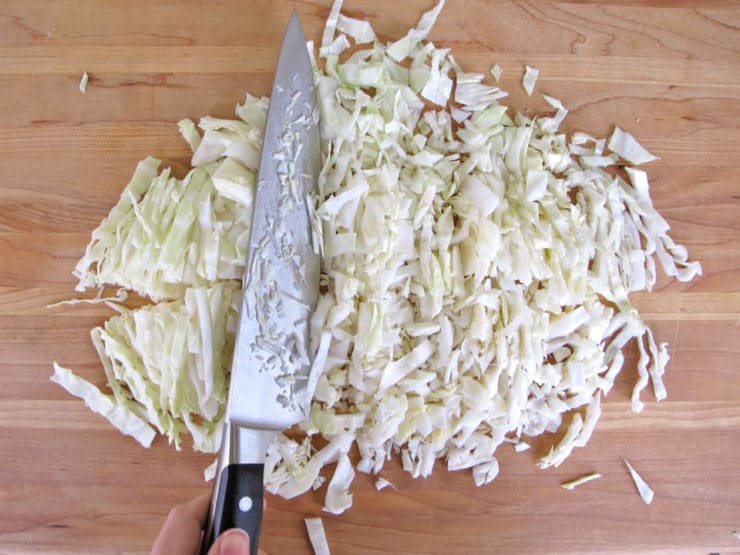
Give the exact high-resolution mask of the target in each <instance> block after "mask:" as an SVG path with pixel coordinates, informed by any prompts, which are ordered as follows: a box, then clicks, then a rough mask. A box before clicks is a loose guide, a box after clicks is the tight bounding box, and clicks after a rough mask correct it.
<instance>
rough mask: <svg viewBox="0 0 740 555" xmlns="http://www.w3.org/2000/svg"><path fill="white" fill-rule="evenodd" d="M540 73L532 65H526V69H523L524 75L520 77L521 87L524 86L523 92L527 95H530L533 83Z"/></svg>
mask: <svg viewBox="0 0 740 555" xmlns="http://www.w3.org/2000/svg"><path fill="white" fill-rule="evenodd" d="M539 74H540V70H539V69H537V68H535V67H532V66H527V68H526V70H525V71H524V77H523V78H522V87H524V92H526V93H527V96H532V92H533V91H534V84H535V82H536V81H537V77H538V76H539Z"/></svg>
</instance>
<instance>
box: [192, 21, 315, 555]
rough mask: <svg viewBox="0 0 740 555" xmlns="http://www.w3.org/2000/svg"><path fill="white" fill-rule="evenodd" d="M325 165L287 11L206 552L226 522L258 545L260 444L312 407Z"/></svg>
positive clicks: (303, 58) (308, 81)
mask: <svg viewBox="0 0 740 555" xmlns="http://www.w3.org/2000/svg"><path fill="white" fill-rule="evenodd" d="M320 164H321V152H320V138H319V126H318V108H317V106H316V92H315V90H314V80H313V72H312V68H311V63H310V59H309V56H308V51H307V48H306V41H305V38H304V35H303V29H302V28H301V23H300V21H299V19H298V15H297V14H296V13H295V12H293V14H292V15H291V17H290V22H289V23H288V27H287V29H286V31H285V36H284V37H283V43H282V47H281V50H280V56H279V58H278V64H277V70H276V73H275V81H274V84H273V88H272V95H271V97H270V105H269V109H268V112H267V121H266V124H265V132H264V135H263V145H262V156H261V159H260V166H259V171H258V177H257V189H256V193H255V202H254V210H253V214H252V229H251V232H250V240H249V254H248V256H247V263H246V266H245V270H244V277H243V289H242V291H243V299H242V304H241V315H240V319H239V327H238V330H237V336H236V343H235V347H234V359H233V363H232V369H231V385H230V388H229V396H228V400H227V404H226V412H225V419H224V422H225V424H224V430H223V436H222V443H221V451H220V453H219V460H218V470H217V472H216V478H215V483H214V486H213V496H212V499H211V509H210V511H209V515H208V521H207V525H206V529H205V535H204V537H203V543H202V552H203V553H205V552H207V551H208V548H209V547H210V545H211V544H212V543H213V542H214V540H215V538H216V537H218V535H219V534H220V533H221V532H223V531H224V530H227V529H229V528H242V529H244V530H246V532H247V533H248V534H249V536H250V539H251V552H252V553H253V554H255V553H257V545H258V542H259V533H260V526H261V522H262V480H263V472H264V462H265V453H266V449H267V447H268V446H269V444H270V442H271V441H272V440H273V439H274V437H275V436H276V434H278V433H279V432H281V431H282V430H285V429H286V428H289V427H290V426H292V425H293V424H295V423H297V422H300V421H301V420H303V419H305V418H306V417H307V415H308V410H309V406H310V401H311V396H312V395H313V390H314V387H315V381H316V378H317V376H315V375H313V374H312V372H311V356H310V347H309V336H308V333H309V329H308V325H309V319H310V316H311V313H312V312H313V309H314V308H315V306H316V302H317V299H318V294H319V268H320V255H319V254H318V252H319V251H318V245H316V244H315V240H314V238H313V237H314V235H313V233H312V225H311V214H312V209H311V193H312V192H313V190H314V187H315V185H316V181H317V177H318V172H319V168H320Z"/></svg>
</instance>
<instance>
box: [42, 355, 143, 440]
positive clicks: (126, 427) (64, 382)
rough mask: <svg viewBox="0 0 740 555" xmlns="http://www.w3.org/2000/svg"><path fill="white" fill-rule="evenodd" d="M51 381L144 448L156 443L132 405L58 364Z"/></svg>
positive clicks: (55, 366)
mask: <svg viewBox="0 0 740 555" xmlns="http://www.w3.org/2000/svg"><path fill="white" fill-rule="evenodd" d="M51 381H53V382H54V383H56V384H59V385H61V386H62V387H63V388H64V389H66V390H67V391H68V392H69V393H71V394H72V395H75V396H77V397H80V398H81V399H82V400H84V401H85V404H86V405H87V406H88V407H89V408H90V410H92V411H93V412H96V413H98V414H99V415H101V416H104V417H105V418H107V419H108V421H109V422H110V423H111V424H113V425H114V426H115V427H116V428H118V429H119V430H120V431H121V433H123V434H126V435H129V436H131V437H133V438H134V439H135V440H136V441H138V442H139V443H141V444H142V445H143V446H144V447H149V446H150V445H151V444H152V441H154V437H155V435H156V433H155V432H154V430H153V429H152V427H151V426H149V424H148V423H147V421H146V420H145V419H143V418H140V417H139V416H138V415H137V414H136V413H135V412H134V411H135V409H133V410H132V407H131V403H127V402H118V400H117V399H116V398H115V397H113V396H111V395H106V394H105V393H103V392H101V391H100V390H99V389H98V388H97V387H95V386H94V385H93V384H91V383H90V382H88V381H87V380H83V379H82V378H80V377H79V376H75V375H74V374H73V373H72V371H71V370H69V369H68V368H64V367H62V366H60V365H59V364H57V363H56V362H54V374H52V376H51Z"/></svg>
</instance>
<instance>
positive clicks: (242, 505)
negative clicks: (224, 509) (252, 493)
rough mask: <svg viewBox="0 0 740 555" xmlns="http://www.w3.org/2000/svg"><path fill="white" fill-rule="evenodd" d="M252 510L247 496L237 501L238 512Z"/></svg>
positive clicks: (249, 498) (250, 499)
mask: <svg viewBox="0 0 740 555" xmlns="http://www.w3.org/2000/svg"><path fill="white" fill-rule="evenodd" d="M251 508H252V498H251V497H249V496H248V495H245V496H244V497H242V498H241V499H239V510H240V511H241V512H243V513H247V512H249V510H250V509H251Z"/></svg>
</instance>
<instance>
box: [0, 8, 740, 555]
mask: <svg viewBox="0 0 740 555" xmlns="http://www.w3.org/2000/svg"><path fill="white" fill-rule="evenodd" d="M430 5H431V1H430V0H413V1H410V2H403V3H402V2H398V1H392V0H372V1H371V0H347V2H346V6H345V8H346V10H347V13H348V14H350V15H352V16H355V17H362V18H367V19H370V20H371V21H372V22H373V25H374V27H375V30H376V32H377V34H378V35H379V36H380V37H381V38H382V39H391V38H396V37H399V36H401V35H402V34H403V33H405V31H406V29H407V28H408V27H409V26H411V25H412V24H414V23H415V21H416V19H417V18H418V16H419V15H420V14H421V13H422V11H424V10H425V9H427V8H428V7H430ZM699 5H700V6H701V7H697V6H699ZM329 7H330V6H329V0H320V1H318V0H308V1H302V2H298V1H295V2H286V3H278V2H271V1H266V0H261V1H256V2H248V1H244V0H242V1H237V0H223V1H214V2H186V1H178V0H170V1H167V2H164V1H150V0H135V1H125V2H124V1H111V2H100V1H99V0H80V1H63V2H53V3H52V2H43V1H30V0H17V1H16V0H6V1H4V2H2V3H0V91H1V92H0V98H1V100H0V553H3V554H5V553H146V552H148V550H149V547H150V546H151V543H152V541H153V539H154V537H155V536H156V534H157V532H158V530H159V528H160V526H161V524H162V522H163V519H164V517H165V515H166V514H167V511H168V510H169V508H170V507H171V506H173V505H174V504H176V503H179V502H182V501H185V500H188V499H190V498H192V497H194V496H195V495H197V494H199V493H201V492H204V491H206V490H207V489H208V486H207V485H206V484H204V482H203V474H202V472H203V469H204V467H205V466H206V465H207V464H208V463H210V461H211V457H210V456H207V455H202V454H195V453H192V452H191V451H189V450H188V449H187V448H186V449H184V450H183V451H182V452H179V453H178V452H176V451H175V450H174V448H172V447H170V446H169V445H167V444H166V442H164V441H161V440H160V441H157V442H156V444H155V445H154V446H153V447H152V448H151V449H149V450H145V449H142V448H141V447H140V446H139V445H138V444H137V443H135V442H134V441H133V440H132V439H130V438H127V437H123V436H121V435H120V434H118V433H117V432H116V431H114V430H113V429H112V428H111V427H110V426H109V425H108V424H107V422H106V421H104V420H103V419H102V418H100V417H98V416H96V415H94V414H92V413H91V412H89V411H88V410H87V409H86V408H85V407H84V405H83V404H82V403H81V402H80V401H78V400H77V399H74V398H72V397H70V396H69V395H67V394H66V393H65V392H64V391H63V390H61V389H60V388H59V387H57V386H55V385H54V384H52V383H50V382H49V375H50V374H51V361H52V360H53V359H56V360H58V361H60V362H61V363H64V364H65V365H69V366H71V367H73V368H75V369H76V370H77V371H78V372H79V373H80V374H82V375H83V376H85V377H87V378H89V379H91V380H92V381H94V382H95V383H97V384H102V383H103V374H102V369H101V367H100V365H99V363H98V361H97V358H96V356H95V353H94V351H93V348H92V346H91V344H90V342H89V339H88V330H89V329H90V328H91V327H92V326H94V325H96V324H100V323H102V322H103V321H104V320H105V319H106V318H107V317H108V316H109V315H110V313H109V312H108V311H107V310H106V309H104V308H99V307H89V306H67V307H59V308H55V309H47V308H45V307H46V305H47V304H48V303H51V302H54V301H58V300H62V299H65V298H68V297H69V296H70V295H71V294H72V289H73V286H74V283H75V280H74V279H73V277H72V276H71V275H70V272H71V270H72V268H73V267H74V264H75V262H76V260H77V259H78V257H79V256H80V254H81V253H82V251H83V249H84V246H85V244H86V243H87V240H88V237H89V233H90V231H91V230H92V229H93V228H94V227H95V226H96V225H97V223H98V222H99V221H100V219H101V218H102V217H103V216H104V215H105V214H106V213H107V211H108V209H109V208H110V207H111V206H112V204H113V203H114V202H115V201H116V199H117V198H118V195H119V194H120V192H121V190H122V188H123V185H124V184H125V183H126V182H127V180H128V178H129V176H130V174H131V172H132V170H133V168H134V165H135V163H136V161H138V160H139V159H141V158H143V157H145V156H146V155H148V154H152V155H155V156H157V157H159V158H164V159H167V160H169V161H171V162H174V163H176V164H183V165H184V164H186V163H187V158H188V156H187V155H188V150H187V147H186V145H185V144H184V143H183V142H182V140H181V139H180V137H179V135H178V132H177V129H176V126H175V123H176V122H177V121H178V120H179V119H181V118H183V117H191V118H198V117H200V116H202V115H212V116H221V117H231V116H232V115H233V108H234V105H235V103H236V102H237V101H240V100H242V99H243V97H244V95H245V93H246V92H251V93H253V94H267V93H268V92H269V89H270V84H271V81H272V73H273V69H274V64H275V60H276V57H277V48H278V44H279V41H280V38H281V36H282V31H283V28H284V25H285V23H286V22H287V19H288V15H289V13H290V10H291V9H292V8H295V9H297V10H298V12H299V13H300V16H301V18H302V20H303V22H304V26H305V28H306V33H307V35H308V37H309V38H311V39H314V40H316V41H317V42H318V41H319V40H320V36H321V29H322V26H323V23H324V20H325V18H326V16H327V15H328V12H329ZM739 25H740V4H738V3H737V2H722V1H709V2H701V3H698V2H689V1H686V0H676V1H658V0H654V1H650V2H639V1H636V0H604V1H593V2H587V1H578V2H572V3H569V2H547V1H543V2H528V1H521V2H503V1H490V2H486V1H483V0H476V1H474V0H470V1H461V0H455V1H451V2H449V5H448V6H446V7H445V8H444V10H443V12H442V15H441V17H440V20H439V22H438V23H437V25H436V27H435V28H434V31H433V33H432V35H431V38H432V40H434V41H435V43H437V44H438V45H440V46H442V45H444V46H449V47H451V48H452V50H453V53H454V55H455V57H456V59H457V60H458V61H459V62H460V63H461V64H462V65H463V66H464V67H465V68H468V69H470V70H477V71H487V70H488V69H489V68H490V67H491V66H492V65H493V64H494V63H496V62H497V63H499V64H500V66H501V67H502V69H503V78H502V81H501V83H502V86H503V88H504V89H506V90H508V91H510V92H511V96H510V98H509V99H507V100H506V101H505V102H506V103H507V104H508V105H509V106H512V107H514V108H515V109H519V110H523V111H525V112H527V113H534V112H536V111H541V110H544V109H545V108H546V106H545V105H544V103H543V102H542V100H541V99H540V98H538V95H534V96H533V97H532V98H531V99H530V98H528V97H526V95H525V94H524V93H523V92H522V89H521V85H520V83H521V77H522V73H523V68H524V65H525V64H527V63H528V64H531V65H533V66H535V67H537V68H539V69H540V78H539V80H538V82H537V87H538V90H540V91H543V92H546V93H548V94H550V95H552V96H555V97H557V98H559V99H561V100H562V101H563V103H564V104H565V106H566V107H568V108H569V109H570V110H571V112H570V115H569V116H568V119H567V120H566V124H565V129H566V130H567V131H569V132H572V131H575V130H583V131H588V132H590V133H593V134H595V135H597V136H606V135H607V134H608V133H609V132H610V131H611V129H612V126H613V125H614V124H618V125H620V126H621V127H623V128H624V129H627V130H629V131H631V132H632V133H633V134H634V135H635V136H637V137H638V138H639V139H640V140H641V141H642V142H643V144H644V145H645V146H646V147H647V148H648V149H649V150H651V151H652V152H654V153H655V154H657V155H658V156H659V157H660V158H661V160H660V161H658V162H654V163H652V164H650V165H649V167H648V170H649V173H650V176H651V183H652V194H653V198H654V200H655V203H656V205H657V206H658V208H659V209H660V210H661V212H662V214H664V216H665V217H666V218H667V219H668V221H669V222H670V223H671V225H672V228H673V231H672V233H673V237H674V238H675V239H676V240H677V241H678V242H679V243H683V244H686V245H687V246H688V248H689V251H690V253H691V254H692V256H693V257H695V258H698V259H699V260H700V261H701V262H702V264H703V266H704V275H703V277H701V278H700V279H698V280H696V281H694V282H693V283H690V284H678V283H670V282H668V280H666V279H661V280H660V283H659V286H658V287H656V291H654V293H653V294H652V295H647V294H642V295H636V296H635V303H636V304H637V306H638V307H639V308H640V309H641V310H642V311H643V314H644V316H645V318H646V319H647V320H648V322H649V323H650V324H651V325H652V326H653V328H654V330H655V333H656V335H657V337H658V339H659V340H660V341H667V342H669V343H670V352H671V356H672V361H671V364H670V367H669V372H668V375H667V377H666V383H667V387H668V390H669V398H668V400H666V401H664V402H661V403H655V402H653V401H651V400H650V399H648V402H647V406H646V408H645V410H644V412H643V413H642V414H640V415H635V414H632V412H631V411H630V405H629V392H630V388H631V385H632V383H633V382H634V380H635V377H636V370H635V360H636V359H635V356H636V353H635V351H634V349H631V350H628V351H627V354H628V361H627V364H626V366H625V369H624V371H623V373H622V375H621V376H620V378H619V381H618V383H617V385H616V386H615V388H614V390H613V391H612V392H611V393H610V395H609V397H608V398H607V400H606V402H605V403H604V414H603V417H602V419H601V421H600V423H599V425H598V427H597V429H596V432H595V433H594V436H593V439H592V441H591V442H590V444H589V445H588V446H587V447H586V448H585V449H580V450H578V451H576V452H575V453H574V454H573V456H572V457H571V458H570V459H569V460H568V461H567V462H566V463H565V464H563V465H562V466H561V467H560V468H558V469H551V470H547V471H541V470H538V469H537V467H536V464H535V462H536V460H537V458H538V456H541V455H542V454H543V452H544V451H545V449H546V448H547V445H549V443H548V442H549V441H550V439H547V440H546V438H543V440H542V441H541V442H539V443H536V444H535V447H534V449H532V450H531V451H529V452H525V453H522V454H516V453H514V452H513V450H511V449H506V448H502V449H500V451H499V452H498V454H499V455H500V463H501V474H500V476H499V477H498V478H497V479H496V480H495V482H494V483H492V484H491V485H489V486H487V487H483V488H476V487H475V486H474V485H473V482H472V479H471V476H470V475H469V474H468V473H466V472H459V473H448V472H446V471H445V470H444V468H443V467H442V465H438V466H437V467H436V468H435V471H434V473H433V475H432V476H431V477H430V478H428V479H424V480H412V479H410V478H409V477H408V475H407V474H406V473H404V472H403V471H402V469H401V467H400V464H399V463H398V461H395V460H394V461H391V462H390V463H388V464H387V466H386V468H385V469H384V470H383V472H382V475H383V476H384V477H386V478H388V479H389V480H390V481H391V482H393V483H394V484H395V485H396V487H397V489H396V490H392V489H387V490H385V491H383V492H377V491H375V489H374V487H373V479H372V478H371V477H369V476H366V475H363V474H358V476H357V478H356V480H355V483H354V485H353V488H354V506H353V507H352V509H351V510H349V511H348V512H346V513H345V514H343V515H341V516H332V515H328V514H323V513H322V511H321V507H322V500H323V494H324V492H323V490H320V491H317V492H313V493H309V494H306V495H304V496H302V497H300V498H298V499H294V500H290V501H286V500H282V499H278V498H275V497H269V500H268V503H269V507H268V510H267V514H266V520H265V523H264V537H263V542H262V547H263V548H264V549H265V550H266V551H267V552H268V553H271V554H277V553H309V544H308V541H307V538H306V534H305V532H304V529H303V525H302V520H303V518H305V517H308V516H316V515H321V516H323V517H324V523H325V526H326V531H327V535H328V539H329V544H330V546H331V548H332V552H333V553H494V552H496V553H557V552H563V553H564V552H569V553H585V552H597V551H598V552H609V553H616V552H631V553H634V552H652V553H654V552H666V553H677V552H692V553H693V552H695V553H707V552H712V551H721V552H729V551H740V539H738V538H736V537H734V536H733V535H732V532H733V531H735V530H740V485H739V484H740V462H739V461H740V388H739V387H738V383H739V382H738V379H739V377H738V363H737V360H738V357H739V356H740V341H739V340H740V333H739V331H740V286H739V284H740V184H739V183H738V169H739V168H740V132H739V131H738V129H739V128H740V33H739V32H738V26H739ZM83 71H87V72H88V73H89V74H90V83H89V86H88V89H87V93H86V94H85V95H84V96H83V95H82V94H80V91H79V90H78V82H79V80H80V76H81V75H82V73H83ZM646 397H648V398H649V397H650V395H647V396H646ZM621 457H625V458H626V459H628V460H629V461H631V462H632V463H633V464H634V465H635V467H637V469H638V470H639V471H640V472H641V473H642V475H643V477H644V478H645V479H646V480H647V481H648V482H649V483H650V484H651V486H652V487H653V489H654V490H655V493H656V497H655V501H654V502H653V504H652V505H651V506H646V505H645V504H643V503H642V501H641V500H640V498H639V496H638V495H637V493H636V490H635V487H634V485H633V484H632V482H631V481H630V478H629V476H628V474H627V472H626V470H625V468H624V465H623V463H622V461H621ZM594 471H597V472H600V473H602V474H603V475H604V478H602V479H601V480H599V481H597V482H594V483H591V484H588V485H585V486H583V487H581V488H579V489H576V490H575V491H570V492H569V491H565V490H563V489H561V488H560V487H559V483H560V482H561V481H564V480H567V479H572V478H574V477H577V476H579V475H581V474H583V473H588V472H594Z"/></svg>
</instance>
